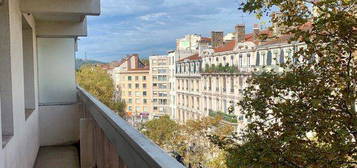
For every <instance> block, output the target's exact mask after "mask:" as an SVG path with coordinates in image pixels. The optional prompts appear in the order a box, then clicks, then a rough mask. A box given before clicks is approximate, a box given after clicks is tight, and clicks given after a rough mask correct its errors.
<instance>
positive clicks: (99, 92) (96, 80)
mask: <svg viewBox="0 0 357 168" xmlns="http://www.w3.org/2000/svg"><path fill="white" fill-rule="evenodd" d="M76 80H77V83H78V85H79V86H81V87H82V88H84V89H85V90H86V91H88V92H89V93H90V94H92V95H93V96H95V97H97V98H98V100H100V101H101V102H102V103H104V104H105V105H107V106H108V107H109V108H110V109H112V110H113V111H115V112H116V113H118V115H120V116H122V117H123V116H125V107H126V104H125V102H123V101H119V102H117V101H115V100H114V84H113V80H112V79H111V77H110V76H109V74H108V73H107V72H106V71H105V70H103V69H102V68H100V67H99V66H95V65H84V66H82V67H81V68H80V69H79V70H78V71H77V72H76Z"/></svg>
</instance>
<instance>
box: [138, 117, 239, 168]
mask: <svg viewBox="0 0 357 168" xmlns="http://www.w3.org/2000/svg"><path fill="white" fill-rule="evenodd" d="M232 131H233V128H232V127H231V126H229V125H222V124H221V118H219V117H217V118H209V117H207V118H202V119H199V120H191V121H187V122H186V123H185V124H183V125H179V124H177V123H176V122H175V121H173V120H171V119H170V118H169V116H162V117H160V118H158V119H153V120H150V121H147V122H146V123H144V124H143V129H142V131H141V132H142V133H143V134H145V135H146V136H147V137H148V138H150V139H151V140H153V141H154V142H155V143H156V144H157V145H159V146H160V147H161V148H162V149H164V150H165V151H168V152H173V153H175V154H178V155H180V156H183V157H184V163H185V164H186V165H188V164H191V165H192V166H196V167H197V166H198V165H199V164H202V165H204V166H209V167H212V168H215V167H222V168H224V165H225V154H224V151H223V150H221V149H219V147H218V146H217V145H215V144H213V143H212V142H211V141H210V140H209V138H208V135H216V136H217V137H221V136H226V135H229V134H230V133H231V132H232ZM222 165H223V166H222Z"/></svg>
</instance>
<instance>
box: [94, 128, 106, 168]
mask: <svg viewBox="0 0 357 168" xmlns="http://www.w3.org/2000/svg"><path fill="white" fill-rule="evenodd" d="M94 136H95V137H94V144H95V158H96V165H97V168H104V133H103V131H102V129H101V128H100V127H99V126H98V125H97V124H96V126H95V133H94Z"/></svg>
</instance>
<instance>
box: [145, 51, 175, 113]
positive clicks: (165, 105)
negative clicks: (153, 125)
mask: <svg viewBox="0 0 357 168" xmlns="http://www.w3.org/2000/svg"><path fill="white" fill-rule="evenodd" d="M149 60H150V78H151V81H152V83H151V85H152V91H151V94H152V114H153V117H159V116H163V115H169V116H170V115H171V108H170V88H171V83H170V79H171V76H172V75H171V71H172V69H170V64H171V60H170V57H168V56H167V55H158V56H150V57H149Z"/></svg>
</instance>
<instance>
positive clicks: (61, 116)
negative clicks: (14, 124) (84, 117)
mask: <svg viewBox="0 0 357 168" xmlns="http://www.w3.org/2000/svg"><path fill="white" fill-rule="evenodd" d="M39 113H40V119H39V122H40V146H50V145H67V144H74V143H76V142H78V141H79V120H80V113H79V106H78V104H72V105H57V106H40V107H39Z"/></svg>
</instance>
